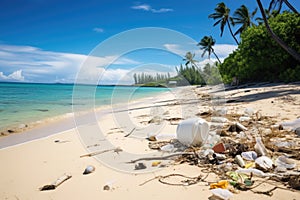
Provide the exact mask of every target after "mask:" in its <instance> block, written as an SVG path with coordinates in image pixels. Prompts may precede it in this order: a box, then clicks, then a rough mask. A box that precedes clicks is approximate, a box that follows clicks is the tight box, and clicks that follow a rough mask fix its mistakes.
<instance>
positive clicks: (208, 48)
mask: <svg viewBox="0 0 300 200" xmlns="http://www.w3.org/2000/svg"><path fill="white" fill-rule="evenodd" d="M215 43H216V40H215V39H214V38H213V37H212V36H204V37H203V38H202V39H201V41H200V42H199V43H198V44H197V46H200V49H201V50H203V53H202V55H201V57H203V56H204V55H205V53H206V52H207V53H208V59H210V55H211V53H213V54H214V55H215V56H216V58H217V59H218V61H219V63H221V61H220V59H219V57H218V56H217V54H216V53H215V51H214V49H213V46H214V45H215Z"/></svg>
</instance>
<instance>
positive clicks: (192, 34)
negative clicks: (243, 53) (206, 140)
mask: <svg viewBox="0 0 300 200" xmlns="http://www.w3.org/2000/svg"><path fill="white" fill-rule="evenodd" d="M219 2H221V1H220V0H202V1H199V0H188V1H181V0H180V1H179V0H152V1H150V0H148V1H143V0H141V1H134V0H85V1H82V0H9V1H8V0H0V5H1V6H0V81H22V82H42V83H55V82H60V83H73V82H84V83H88V82H91V83H102V84H116V83H119V84H131V83H132V82H133V78H132V75H133V73H140V72H146V73H149V74H151V73H152V74H156V73H167V72H169V73H171V74H172V75H175V74H176V70H175V67H176V66H179V65H180V64H184V61H183V60H182V59H183V56H184V55H185V53H186V52H187V51H191V52H193V53H195V54H196V56H195V59H196V60H198V61H199V65H201V64H204V63H206V62H208V58H207V56H205V57H201V56H200V55H201V53H202V52H201V51H200V50H199V48H198V47H197V46H196V44H197V43H198V42H199V41H200V40H201V38H203V37H204V36H206V35H208V36H210V35H211V36H213V38H215V40H216V44H215V46H214V49H215V52H216V53H217V55H219V57H220V58H221V60H224V58H225V57H226V56H228V55H229V54H230V53H231V52H232V51H233V50H234V49H236V48H237V46H236V44H235V41H234V40H233V38H232V37H231V35H230V34H229V31H228V29H226V28H225V30H224V34H223V36H222V37H220V27H219V26H216V27H213V24H214V20H213V19H209V18H208V15H209V14H211V13H213V12H214V8H215V7H216V4H217V3H219ZM223 2H225V4H226V5H227V7H229V8H230V9H231V14H233V13H234V10H236V9H237V8H238V7H240V6H241V5H242V4H245V5H246V6H247V7H248V8H249V10H250V11H253V10H254V9H255V8H256V7H257V5H256V1H255V0H251V1H250V0H239V1H236V0H223ZM262 2H263V4H264V6H265V7H267V6H268V2H269V1H268V0H262ZM290 2H291V3H292V4H293V5H294V6H295V7H296V8H297V9H298V10H299V9H300V2H299V0H290ZM149 27H151V28H149ZM213 61H215V58H214V57H213V56H212V57H211V62H213Z"/></svg>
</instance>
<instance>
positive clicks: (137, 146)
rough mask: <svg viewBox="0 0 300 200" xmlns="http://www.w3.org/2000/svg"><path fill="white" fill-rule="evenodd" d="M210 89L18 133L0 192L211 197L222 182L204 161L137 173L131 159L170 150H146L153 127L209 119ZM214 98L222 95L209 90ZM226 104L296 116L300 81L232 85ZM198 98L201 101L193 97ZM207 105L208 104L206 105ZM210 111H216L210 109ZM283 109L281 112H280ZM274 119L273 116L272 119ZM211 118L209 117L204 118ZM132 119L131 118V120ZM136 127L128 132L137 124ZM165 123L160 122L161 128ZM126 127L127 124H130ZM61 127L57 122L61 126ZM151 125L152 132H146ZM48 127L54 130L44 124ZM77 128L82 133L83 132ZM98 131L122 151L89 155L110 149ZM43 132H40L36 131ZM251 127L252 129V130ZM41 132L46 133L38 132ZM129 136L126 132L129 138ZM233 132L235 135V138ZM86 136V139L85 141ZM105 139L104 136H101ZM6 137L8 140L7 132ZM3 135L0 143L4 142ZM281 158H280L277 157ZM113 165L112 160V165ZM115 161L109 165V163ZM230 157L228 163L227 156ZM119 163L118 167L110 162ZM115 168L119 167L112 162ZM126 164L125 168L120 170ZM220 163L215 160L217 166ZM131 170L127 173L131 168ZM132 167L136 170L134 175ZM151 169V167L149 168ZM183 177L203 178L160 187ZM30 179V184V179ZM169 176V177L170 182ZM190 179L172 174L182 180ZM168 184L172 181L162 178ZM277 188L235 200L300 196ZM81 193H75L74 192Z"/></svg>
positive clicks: (13, 195)
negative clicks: (68, 125) (62, 127)
mask: <svg viewBox="0 0 300 200" xmlns="http://www.w3.org/2000/svg"><path fill="white" fill-rule="evenodd" d="M210 90H211V89H210V88H208V87H206V88H197V87H195V86H189V87H186V88H182V90H177V91H176V93H169V94H168V95H166V94H163V95H162V94H161V95H158V96H156V97H155V98H153V99H148V101H146V100H144V101H142V102H140V101H137V102H131V103H130V104H127V105H126V106H125V108H124V107H123V108H122V106H119V107H118V108H121V110H118V112H116V113H112V112H104V111H103V110H102V112H103V113H102V114H100V113H99V115H101V117H100V118H97V119H98V121H97V123H94V122H93V121H91V120H94V119H95V115H93V116H91V115H90V116H83V117H82V118H80V119H78V121H80V122H81V123H82V126H78V127H77V128H79V129H80V130H75V129H68V130H66V131H64V132H62V131H58V132H57V133H56V134H52V135H48V136H45V137H41V138H40V139H36V140H30V139H31V138H30V136H29V135H24V134H23V133H22V134H12V135H11V136H9V137H6V138H10V137H13V136H14V135H19V136H21V137H23V138H24V139H25V140H27V141H28V140H29V141H28V142H26V143H21V144H20V145H15V146H10V147H7V148H2V149H0V157H1V161H2V162H3V163H5V164H3V165H0V176H1V179H0V185H1V186H2V189H1V190H0V198H1V199H8V200H10V199H11V200H13V199H39V200H48V199H74V200H77V199H78V200H79V199H100V198H101V199H123V198H124V199H145V200H153V198H155V199H177V198H187V197H188V198H189V199H190V200H194V199H195V200H196V199H199V198H201V199H211V196H212V192H211V191H210V189H209V183H212V182H218V181H219V180H220V178H219V177H217V175H216V174H214V173H213V172H209V173H208V172H206V171H203V170H204V169H207V168H205V166H198V165H195V164H188V163H183V164H182V163H178V162H177V163H176V162H175V161H174V160H172V159H170V160H162V161H161V162H162V163H161V166H160V167H159V166H151V161H149V162H147V161H145V162H143V163H145V165H146V166H147V169H149V170H150V171H148V172H147V173H146V172H145V173H143V172H142V171H139V170H135V164H134V163H128V161H131V160H133V159H136V158H141V157H147V156H150V155H154V154H155V155H161V156H164V155H168V154H167V153H165V152H160V151H157V150H153V149H150V148H149V141H148V140H147V139H146V138H147V137H148V134H149V133H150V131H151V130H153V128H156V127H158V129H157V132H159V133H162V134H167V135H168V134H169V135H170V134H171V135H172V134H173V135H175V133H176V128H177V125H178V123H179V122H180V121H181V120H182V119H183V118H185V117H189V116H191V117H192V116H194V115H196V116H198V117H199V116H200V114H202V115H201V117H205V116H204V114H205V113H207V112H206V111H212V110H213V107H210V106H211V104H210V99H209V95H208V93H209V92H210ZM210 95H218V94H216V93H210ZM225 97H226V98H225V100H226V101H228V100H231V101H230V103H225V106H226V108H227V110H228V113H233V114H237V115H238V116H240V115H242V114H243V113H244V110H245V108H249V107H251V108H253V109H254V110H256V111H259V112H260V113H261V115H262V117H266V119H264V121H261V122H266V121H265V120H270V121H267V122H268V125H273V124H277V123H280V122H282V121H291V120H294V119H296V118H297V117H300V116H299V115H300V113H299V108H300V85H277V86H270V87H252V88H243V89H238V90H231V91H227V92H226V93H225ZM196 100H197V101H196ZM204 104H205V105H204ZM210 109H211V110H210ZM278 113H280V115H278ZM267 116H272V117H267ZM207 119H208V118H207ZM129 121H130V123H128V122H129ZM133 125H134V126H135V127H136V129H135V131H134V132H133V133H130V132H131V130H132V126H133ZM159 125H160V126H159ZM125 126H126V127H125ZM56 128H57V127H56ZM149 128H150V129H149ZM44 130H45V131H53V130H49V129H47V127H45V128H44ZM78 131H82V132H81V133H79V132H78ZM99 131H101V132H102V133H103V134H104V135H103V136H104V137H105V140H106V141H109V142H111V145H113V147H115V148H116V147H120V148H121V149H122V150H123V152H114V151H109V152H105V153H103V154H99V155H96V156H91V157H89V156H86V157H84V156H83V155H86V154H88V153H92V152H97V151H99V150H101V151H105V150H109V149H111V146H107V143H106V141H102V140H100V139H101V138H100V137H98V135H97V134H98V133H99ZM38 132H39V131H38ZM251 132H252V130H249V132H248V133H249V134H250V133H251ZM39 133H40V134H41V133H43V131H40V132H39ZM128 134H129V136H126V135H128ZM237 135H238V134H237V133H232V135H231V137H232V139H234V138H236V137H237ZM287 136H288V137H289V140H290V141H299V137H297V138H294V137H295V135H287ZM84 137H86V138H84ZM101 137H102V136H101ZM3 138H5V137H3ZM1 139H2V138H0V144H1ZM125 153H131V154H134V156H135V157H126V155H125ZM275 158H276V157H275ZM107 162H109V163H107ZM110 162H111V163H110ZM229 162H231V161H229ZM113 164H116V165H113ZM87 166H93V167H95V171H94V172H92V173H91V174H87V175H83V171H84V170H85V168H86V167H87ZM114 166H115V167H114ZM118 166H121V167H124V168H122V169H124V171H122V170H120V169H118V168H117V167H118ZM215 166H216V167H218V165H215ZM295 169H296V170H297V169H298V170H299V169H300V161H299V160H297V166H296V168H295ZM126 170H127V171H126ZM128 170H132V171H131V172H130V173H129V172H128ZM151 170H153V171H151ZM63 174H70V175H71V176H72V178H70V179H69V180H67V181H65V182H64V183H62V184H61V185H60V186H59V187H57V188H56V189H54V190H50V191H39V188H40V187H42V186H43V185H45V184H50V183H52V182H53V181H55V180H56V179H57V178H59V177H60V176H62V175H63ZM172 174H180V175H184V176H187V177H199V176H201V177H206V176H207V178H205V182H204V181H203V182H198V183H197V184H194V185H187V186H172V185H168V184H162V183H161V182H159V181H158V180H157V178H156V177H160V176H162V177H163V176H168V175H172ZM253 179H254V180H255V181H257V182H258V183H260V182H262V185H261V186H259V187H258V188H255V190H257V191H267V190H269V189H272V188H273V187H274V185H272V183H273V182H272V183H271V184H270V183H266V182H264V181H266V180H264V179H259V178H258V177H253ZM28 180H30V181H28ZM168 180H169V179H168ZM185 180H186V178H183V179H179V180H177V178H174V179H172V178H171V177H170V181H175V183H176V181H177V182H178V183H181V181H185ZM165 181H167V180H165ZM273 184H277V185H276V186H278V188H277V189H276V190H274V191H272V197H267V196H266V195H264V194H255V193H253V192H252V191H250V190H248V191H240V192H239V193H235V194H234V195H233V197H232V198H230V199H231V200H237V199H244V198H247V199H248V200H263V199H265V198H272V199H278V200H279V199H299V198H300V191H299V190H291V189H288V188H286V186H284V185H282V184H280V185H278V182H274V183H273ZM75 191H76V192H75Z"/></svg>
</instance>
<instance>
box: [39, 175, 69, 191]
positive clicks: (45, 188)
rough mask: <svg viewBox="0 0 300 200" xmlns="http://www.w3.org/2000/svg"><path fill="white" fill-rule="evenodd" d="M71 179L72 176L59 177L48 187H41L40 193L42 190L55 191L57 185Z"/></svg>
mask: <svg viewBox="0 0 300 200" xmlns="http://www.w3.org/2000/svg"><path fill="white" fill-rule="evenodd" d="M70 178H72V176H71V175H70V174H64V175H62V176H61V177H59V178H58V179H56V180H55V181H54V182H53V183H51V184H50V185H44V186H43V187H41V188H39V190H40V191H44V190H54V189H56V188H57V187H58V186H59V185H61V184H62V183H63V182H65V181H66V180H68V179H70Z"/></svg>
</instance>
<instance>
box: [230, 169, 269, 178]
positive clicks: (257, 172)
mask: <svg viewBox="0 0 300 200" xmlns="http://www.w3.org/2000/svg"><path fill="white" fill-rule="evenodd" d="M235 172H237V173H243V174H249V175H250V174H251V173H252V174H253V175H256V176H259V177H267V176H270V175H269V174H267V173H264V172H263V171H261V170H259V169H255V168H249V169H238V170H236V171H235Z"/></svg>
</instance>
